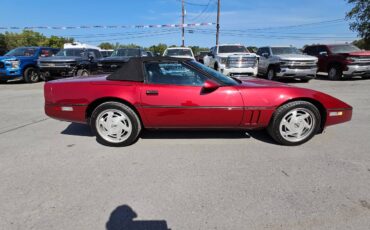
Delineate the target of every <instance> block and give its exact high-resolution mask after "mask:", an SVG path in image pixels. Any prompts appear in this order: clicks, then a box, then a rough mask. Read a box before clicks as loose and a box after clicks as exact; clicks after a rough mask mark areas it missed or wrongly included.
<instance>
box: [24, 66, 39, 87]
mask: <svg viewBox="0 0 370 230" xmlns="http://www.w3.org/2000/svg"><path fill="white" fill-rule="evenodd" d="M23 79H24V81H25V82H26V83H37V82H39V81H40V71H39V70H38V69H36V68H34V67H28V68H27V69H26V70H25V71H24V72H23Z"/></svg>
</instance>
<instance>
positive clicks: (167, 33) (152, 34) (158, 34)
mask: <svg viewBox="0 0 370 230" xmlns="http://www.w3.org/2000/svg"><path fill="white" fill-rule="evenodd" d="M176 33H178V32H177V31H172V32H161V33H148V34H143V35H138V36H123V37H119V38H113V39H100V40H82V41H83V42H108V41H120V40H126V39H133V38H143V37H148V36H150V37H158V36H163V35H169V34H176Z"/></svg>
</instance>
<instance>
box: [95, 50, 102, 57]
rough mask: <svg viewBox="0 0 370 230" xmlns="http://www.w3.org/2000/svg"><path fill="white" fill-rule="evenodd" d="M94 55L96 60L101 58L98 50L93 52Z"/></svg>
mask: <svg viewBox="0 0 370 230" xmlns="http://www.w3.org/2000/svg"><path fill="white" fill-rule="evenodd" d="M94 54H95V57H96V58H101V53H100V51H98V50H94Z"/></svg>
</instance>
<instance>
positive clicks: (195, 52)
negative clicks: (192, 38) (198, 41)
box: [189, 46, 209, 55]
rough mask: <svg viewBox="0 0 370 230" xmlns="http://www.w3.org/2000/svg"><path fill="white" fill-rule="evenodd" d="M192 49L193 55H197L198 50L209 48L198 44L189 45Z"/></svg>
mask: <svg viewBox="0 0 370 230" xmlns="http://www.w3.org/2000/svg"><path fill="white" fill-rule="evenodd" d="M189 48H190V49H192V50H193V53H194V55H198V54H199V52H200V51H209V48H205V47H199V46H189Z"/></svg>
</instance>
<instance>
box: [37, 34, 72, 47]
mask: <svg viewBox="0 0 370 230" xmlns="http://www.w3.org/2000/svg"><path fill="white" fill-rule="evenodd" d="M73 41H74V39H73V38H64V37H58V36H51V37H50V38H47V39H46V41H45V42H44V44H43V46H47V47H53V48H62V47H63V45H64V44H65V43H72V42H73Z"/></svg>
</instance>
